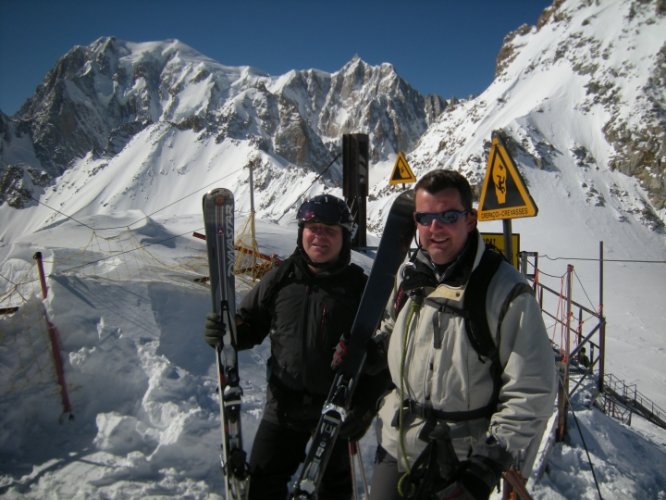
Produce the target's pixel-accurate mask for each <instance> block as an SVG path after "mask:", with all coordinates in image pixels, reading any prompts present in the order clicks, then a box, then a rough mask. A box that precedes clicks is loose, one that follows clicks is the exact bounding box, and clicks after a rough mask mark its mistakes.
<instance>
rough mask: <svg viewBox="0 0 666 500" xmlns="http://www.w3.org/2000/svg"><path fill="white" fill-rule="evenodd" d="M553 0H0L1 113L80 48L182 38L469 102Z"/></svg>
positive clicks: (243, 58) (230, 53)
mask: <svg viewBox="0 0 666 500" xmlns="http://www.w3.org/2000/svg"><path fill="white" fill-rule="evenodd" d="M551 3H552V0H501V1H500V0H233V1H232V0H107V1H104V2H101V1H98V0H0V110H2V111H3V112H4V113H5V114H8V115H13V114H14V113H15V112H16V111H17V110H18V108H19V107H20V106H21V104H23V102H25V100H26V99H27V98H28V97H29V96H31V95H32V94H33V93H34V90H35V87H36V86H37V84H38V83H40V82H41V81H42V79H43V78H44V76H45V75H46V73H47V71H48V70H49V69H51V67H52V66H53V65H54V64H55V63H56V61H57V60H58V58H60V57H61V56H63V55H64V54H65V53H66V52H67V51H68V50H69V49H71V48H72V47H73V46H74V45H88V44H89V43H91V42H92V41H93V40H95V39H97V38H98V37H100V36H106V35H111V36H115V37H117V38H119V39H122V40H127V41H133V42H142V41H151V40H166V39H168V38H177V39H179V40H180V41H182V42H183V43H186V44H187V45H189V46H191V47H192V48H194V49H196V50H198V51H199V52H201V53H203V54H205V55H207V56H209V57H211V58H213V59H215V60H216V61H218V62H220V63H222V64H226V65H229V66H241V65H250V66H254V67H256V68H258V69H260V70H263V71H265V72H267V73H269V74H271V75H280V74H283V73H285V72H287V71H288V70H290V69H308V68H316V69H320V70H324V71H327V72H330V73H332V72H335V71H337V70H338V69H340V68H341V67H342V66H343V65H344V64H345V63H346V62H347V61H349V60H350V59H351V58H352V57H353V56H354V55H355V54H358V55H359V56H360V57H361V58H362V59H363V60H364V61H366V62H367V63H369V64H372V65H376V64H381V63H383V62H389V63H391V64H393V66H394V67H395V69H396V71H397V72H398V74H399V75H400V76H401V77H402V78H404V79H405V80H406V81H407V82H409V83H410V84H411V85H412V86H413V87H414V88H415V89H416V90H418V91H419V92H421V93H422V94H429V93H435V94H439V95H441V96H442V97H452V96H456V97H466V96H468V95H470V94H478V93H479V92H481V91H483V90H484V89H485V88H486V87H487V86H488V85H489V84H490V82H491V81H492V78H493V73H494V69H495V58H496V56H497V53H498V51H499V48H500V46H501V44H502V39H503V38H504V36H505V35H506V34H508V33H509V32H511V31H513V30H514V29H516V28H517V27H518V26H520V25H521V24H524V23H527V24H531V25H534V24H536V21H537V19H538V17H539V15H540V13H541V12H542V11H543V9H544V8H545V7H547V6H549V5H550V4H551Z"/></svg>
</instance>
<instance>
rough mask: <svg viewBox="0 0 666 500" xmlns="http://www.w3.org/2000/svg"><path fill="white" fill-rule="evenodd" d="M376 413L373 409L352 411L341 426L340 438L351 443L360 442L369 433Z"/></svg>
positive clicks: (355, 409)
mask: <svg viewBox="0 0 666 500" xmlns="http://www.w3.org/2000/svg"><path fill="white" fill-rule="evenodd" d="M375 413H376V412H375V411H374V410H372V409H363V408H354V409H352V410H351V411H350V412H349V413H348V414H347V419H346V420H345V421H344V422H343V424H342V426H340V437H341V438H343V439H348V440H349V441H359V440H360V439H361V438H362V437H363V436H364V435H365V433H366V432H367V431H368V427H370V424H372V419H374V418H375Z"/></svg>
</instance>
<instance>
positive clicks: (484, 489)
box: [435, 455, 502, 500]
mask: <svg viewBox="0 0 666 500" xmlns="http://www.w3.org/2000/svg"><path fill="white" fill-rule="evenodd" d="M501 476H502V466H501V465H500V464H498V463H496V462H493V461H492V460H490V459H489V458H486V457H481V456H478V455H472V456H471V457H470V459H469V460H465V461H464V462H461V463H460V469H459V472H458V474H457V478H456V480H455V481H454V482H453V483H451V484H449V485H448V486H447V487H446V488H444V489H443V490H440V491H438V492H437V493H436V494H435V498H438V499H440V500H487V499H488V497H489V496H490V493H491V492H492V491H493V488H495V487H496V486H497V484H498V483H499V480H500V478H501Z"/></svg>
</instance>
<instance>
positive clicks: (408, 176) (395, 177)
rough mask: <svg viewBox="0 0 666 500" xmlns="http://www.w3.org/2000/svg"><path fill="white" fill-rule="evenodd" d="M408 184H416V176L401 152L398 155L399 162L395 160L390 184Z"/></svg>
mask: <svg viewBox="0 0 666 500" xmlns="http://www.w3.org/2000/svg"><path fill="white" fill-rule="evenodd" d="M408 182H416V176H415V175H414V172H412V169H411V168H409V163H407V159H406V158H405V155H403V154H402V151H401V152H400V153H398V158H397V160H395V166H394V167H393V173H392V174H391V179H390V180H389V184H407V183H408Z"/></svg>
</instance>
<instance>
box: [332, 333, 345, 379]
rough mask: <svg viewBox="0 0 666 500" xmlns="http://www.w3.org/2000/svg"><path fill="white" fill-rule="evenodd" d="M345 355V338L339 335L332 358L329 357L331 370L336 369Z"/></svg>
mask: <svg viewBox="0 0 666 500" xmlns="http://www.w3.org/2000/svg"><path fill="white" fill-rule="evenodd" d="M346 356H347V339H346V338H345V336H344V335H342V336H340V340H339V341H338V345H336V346H335V352H333V359H331V370H334V371H335V370H337V369H338V367H339V366H340V365H341V364H342V362H343V361H344V360H345V357H346Z"/></svg>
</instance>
